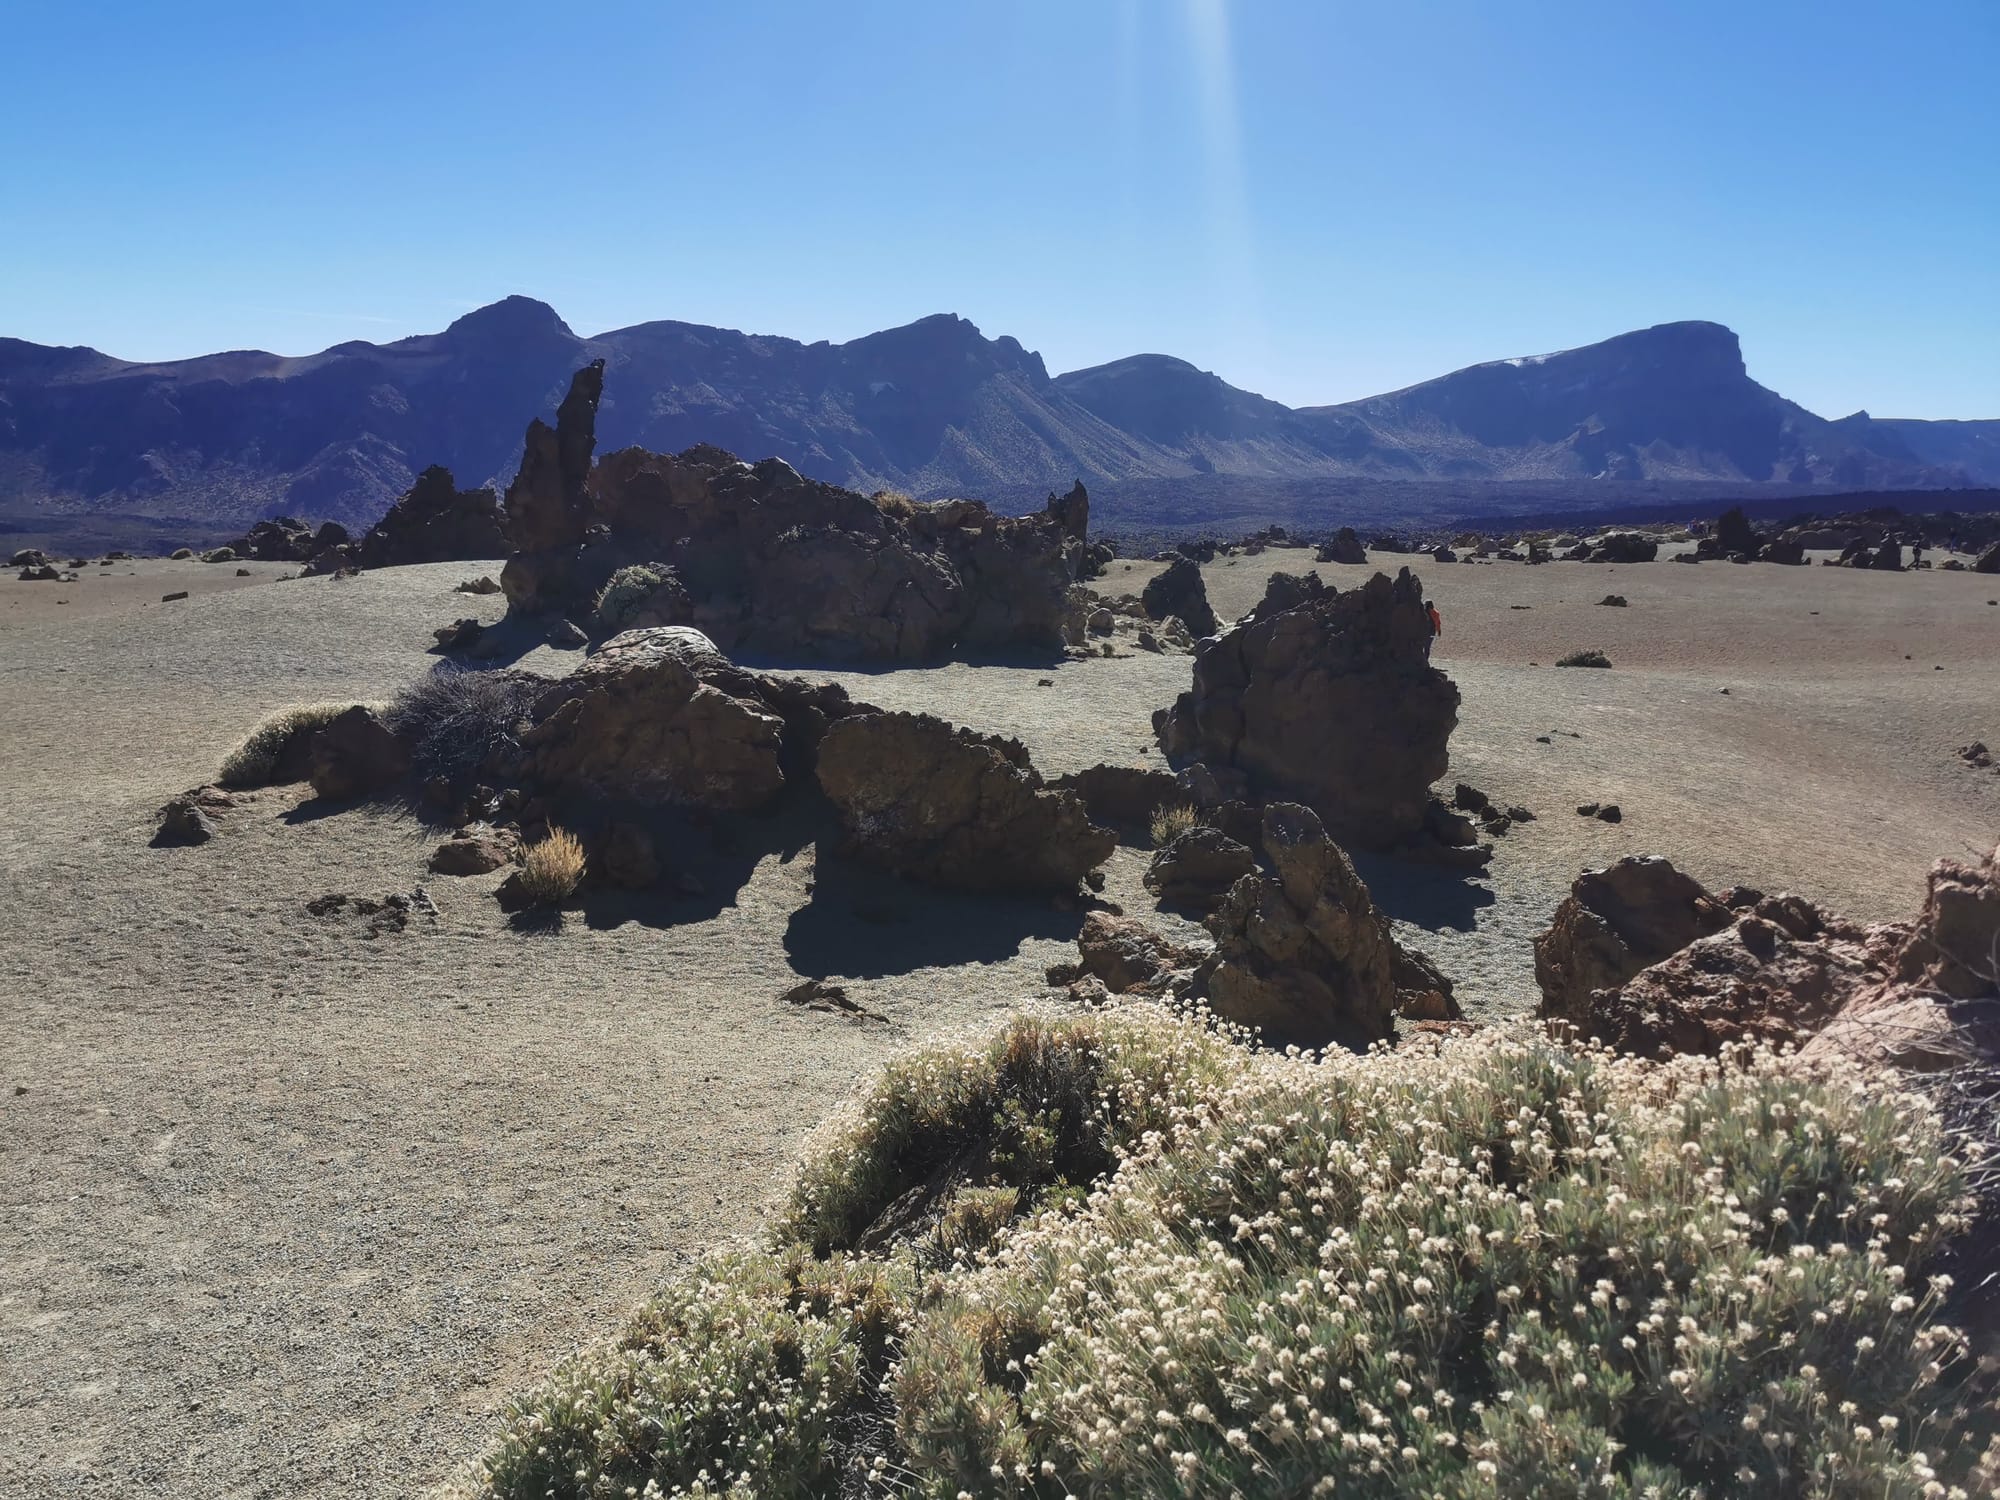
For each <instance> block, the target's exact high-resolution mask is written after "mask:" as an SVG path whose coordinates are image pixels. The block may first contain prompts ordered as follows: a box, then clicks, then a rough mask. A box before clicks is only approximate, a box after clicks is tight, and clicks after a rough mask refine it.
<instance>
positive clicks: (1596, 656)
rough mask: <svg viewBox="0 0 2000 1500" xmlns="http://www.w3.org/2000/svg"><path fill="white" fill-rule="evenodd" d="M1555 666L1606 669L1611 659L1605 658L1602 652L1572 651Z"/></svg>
mask: <svg viewBox="0 0 2000 1500" xmlns="http://www.w3.org/2000/svg"><path fill="white" fill-rule="evenodd" d="M1556 665H1557V666H1559V667H1608V666H1610V665H1611V658H1610V657H1608V656H1606V655H1605V654H1604V653H1603V652H1602V651H1572V652H1570V654H1569V655H1568V656H1565V657H1561V658H1560V659H1558V660H1557V662H1556Z"/></svg>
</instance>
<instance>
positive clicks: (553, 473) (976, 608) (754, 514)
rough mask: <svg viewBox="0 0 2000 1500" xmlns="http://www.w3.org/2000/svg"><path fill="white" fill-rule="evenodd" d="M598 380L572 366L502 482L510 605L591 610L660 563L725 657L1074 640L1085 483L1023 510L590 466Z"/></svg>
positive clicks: (637, 461)
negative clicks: (557, 405)
mask: <svg viewBox="0 0 2000 1500" xmlns="http://www.w3.org/2000/svg"><path fill="white" fill-rule="evenodd" d="M602 386H603V370H602V367H601V366H600V365H593V366H591V367H589V368H587V369H585V370H583V371H581V372H579V373H578V375H577V377H576V381H575V383H574V384H573V385H572V386H571V389H570V394H569V396H568V397H567V398H566V399H565V400H564V402H563V405H562V410H561V412H560V413H559V415H558V418H557V422H556V426H555V427H554V428H553V429H551V428H549V427H548V426H547V425H546V424H545V423H542V422H540V421H537V422H535V423H534V424H533V425H532V426H531V427H530V428H529V431H528V438H527V444H526V447H525V450H524V453H523V457H522V461H521V470H520V473H519V474H518V475H517V476H516V478H515V480H514V482H513V484H512V485H511V486H510V487H509V489H508V492H507V517H508V519H507V527H508V533H509V537H510V540H511V541H512V543H513V545H514V548H515V551H514V553H513V555H512V556H510V557H509V559H508V561H507V566H506V569H505V570H504V572H503V573H502V575H501V583H502V585H503V586H504V587H505V589H506V592H507V598H508V602H509V606H510V607H511V608H513V609H516V610H521V611H526V612H536V613H542V612H556V613H560V614H565V615H568V616H570V617H571V618H573V619H576V620H584V619H586V618H587V617H588V616H589V614H590V612H591V610H592V608H593V607H594V605H595V603H596V601H597V598H598V596H599V594H600V592H601V591H602V590H603V589H604V588H605V586H606V584H607V583H608V582H610V581H611V580H612V579H613V577H614V575H619V574H620V572H621V570H625V569H630V568H632V567H634V566H650V567H653V568H656V569H659V570H660V571H662V572H663V573H671V575H672V576H673V577H674V578H675V579H676V580H677V582H678V584H679V587H680V590H681V591H683V592H684V594H685V608H686V617H687V620H688V622H689V623H692V624H694V625H696V626H698V627H699V628H700V629H702V630H703V631H704V632H706V633H707V634H708V635H709V636H710V637H711V638H713V639H714V640H715V641H716V642H717V643H718V644H719V645H720V646H721V647H722V648H723V649H725V650H739V649H750V650H757V651H761V652H767V653H783V654H794V655H802V656H810V657H824V658H830V659H861V660H888V661H919V660H930V659H935V658H938V657H942V656H945V655H948V654H950V653H952V652H954V651H970V652H984V651H1013V650H1021V649H1035V650H1041V651H1048V652H1054V651H1058V650H1061V649H1062V648H1063V647H1064V646H1065V645H1066V644H1069V643H1072V642H1074V641H1080V639H1081V631H1082V615H1083V610H1082V608H1081V605H1082V598H1083V596H1082V592H1081V590H1080V589H1079V588H1078V587H1077V584H1076V580H1077V578H1078V576H1079V575H1080V573H1081V572H1082V571H1083V569H1084V567H1085V564H1086V560H1087V555H1088V546H1087V543H1086V542H1085V540H1084V538H1083V536H1082V531H1081V529H1082V528H1084V527H1086V526H1087V525H1088V519H1089V501H1088V497H1087V496H1085V495H1084V494H1083V491H1082V488H1081V486H1078V487H1077V488H1076V489H1075V490H1072V491H1071V492H1070V494H1069V495H1067V496H1063V497H1051V502H1050V505H1049V506H1048V508H1047V509H1046V510H1044V511H1042V512H1040V513H1038V514H1036V515H1032V516H1026V517H1019V518H1015V517H1008V516H997V515H995V514H993V513H992V512H991V511H989V510H987V508H986V507H985V506H983V505H981V504H979V503H978V502H977V501H972V500H940V501H935V502H931V503H928V504H926V503H920V502H917V501H912V500H909V499H906V498H904V497H901V496H895V495H889V494H883V495H879V496H876V497H874V498H870V497H869V496H866V495H861V494H857V493H856V492H854V491H852V490H846V489H842V488H840V487H839V486H837V485H830V484H823V483H820V482H818V481H813V480H807V479H804V478H802V477H800V475H799V474H798V473H797V471H795V470H794V469H793V468H792V467H791V466H790V465H789V464H786V463H784V462H783V461H782V460H779V459H775V458H767V459H764V460H762V461H760V462H757V463H745V462H742V461H740V460H739V459H737V458H736V457H735V456H734V455H732V454H729V453H726V452H724V451H723V450H721V449H719V448H713V447H707V446H697V447H694V448H689V449H687V450H686V451H685V452H682V453H680V454H673V455H670V454H661V453H652V452H649V451H647V450H645V449H643V448H627V449H623V450H621V451H619V452H616V453H611V454H607V455H606V456H605V457H604V458H603V459H601V460H599V461H598V462H597V463H596V464H595V465H594V466H593V465H592V463H591V453H592V451H593V449H594V446H595V443H596V435H595V431H596V429H595V417H596V409H597V401H598V397H599V395H600V394H601V391H602ZM676 602H677V603H678V600H677V601H676Z"/></svg>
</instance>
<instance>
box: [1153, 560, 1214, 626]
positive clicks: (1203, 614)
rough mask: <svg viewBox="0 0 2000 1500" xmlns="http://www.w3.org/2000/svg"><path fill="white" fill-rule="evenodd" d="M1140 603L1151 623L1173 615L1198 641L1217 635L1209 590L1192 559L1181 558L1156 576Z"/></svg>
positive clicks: (1199, 568)
mask: <svg viewBox="0 0 2000 1500" xmlns="http://www.w3.org/2000/svg"><path fill="white" fill-rule="evenodd" d="M1139 602H1140V605H1141V607H1142V608H1144V610H1145V611H1146V615H1147V617H1148V618H1149V619H1154V620H1164V619H1166V618H1167V616H1169V615H1173V616H1175V617H1176V618H1178V619H1179V620H1180V622H1181V623H1182V624H1183V625H1185V626H1187V628H1188V634H1190V635H1192V636H1194V637H1196V638H1197V639H1199V638H1200V637H1202V636H1208V635H1214V634H1215V632H1216V629H1217V625H1216V619H1215V611H1214V610H1213V609H1211V608H1209V604H1208V586H1207V585H1206V584H1204V583H1203V582H1202V578H1201V567H1200V565H1199V564H1198V563H1196V562H1195V561H1194V559H1193V558H1190V557H1182V558H1180V559H1178V560H1176V561H1174V562H1171V563H1169V564H1168V565H1167V568H1166V571H1164V572H1162V573H1159V574H1157V575H1155V576H1154V578H1153V579H1152V581H1151V582H1149V583H1148V584H1147V585H1146V588H1145V592H1144V593H1143V594H1141V595H1140V599H1139Z"/></svg>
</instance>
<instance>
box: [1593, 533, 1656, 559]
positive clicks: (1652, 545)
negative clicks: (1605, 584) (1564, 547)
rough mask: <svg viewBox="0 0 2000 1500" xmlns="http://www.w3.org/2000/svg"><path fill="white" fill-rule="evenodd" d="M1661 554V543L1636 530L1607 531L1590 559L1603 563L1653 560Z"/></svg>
mask: <svg viewBox="0 0 2000 1500" xmlns="http://www.w3.org/2000/svg"><path fill="white" fill-rule="evenodd" d="M1659 555H1660V544H1659V543H1658V542H1656V541H1654V540H1653V539H1652V538H1651V537H1649V536H1641V535H1640V534H1639V533H1638V532H1636V531H1612V532H1607V533H1606V534H1605V536H1604V538H1603V539H1602V540H1601V541H1600V542H1599V543H1598V544H1597V546H1596V547H1595V548H1593V549H1592V550H1591V553H1590V556H1589V559H1588V560H1589V561H1591V562H1601V563H1642V562H1651V561H1653V559H1654V558H1656V557H1658V556H1659Z"/></svg>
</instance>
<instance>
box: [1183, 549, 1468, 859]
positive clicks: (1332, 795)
mask: <svg viewBox="0 0 2000 1500" xmlns="http://www.w3.org/2000/svg"><path fill="white" fill-rule="evenodd" d="M1275 582H1276V580H1274V583H1275ZM1287 597H1290V596H1289V593H1287V594H1286V595H1285V596H1284V597H1274V596H1273V595H1270V594H1267V596H1266V600H1265V602H1264V603H1263V604H1260V605H1259V606H1258V607H1257V609H1255V610H1253V611H1252V612H1251V613H1250V614H1249V615H1248V616H1246V617H1245V618H1244V619H1243V620H1242V621H1240V622H1239V623H1238V624H1237V625H1236V626H1235V627H1234V628H1232V629H1230V630H1228V631H1226V632H1224V633H1223V634H1221V635H1219V636H1216V637H1214V638H1213V639H1211V640H1206V641H1203V642H1202V643H1201V644H1200V645H1199V646H1198V647H1197V648H1196V650H1195V659H1194V686H1193V689H1192V690H1191V691H1189V692H1186V693H1183V694H1181V695H1180V697H1179V698H1178V699H1177V700H1175V702H1174V705H1173V707H1172V708H1171V709H1166V710H1162V711H1161V712H1160V713H1157V714H1155V715H1154V720H1153V724H1154V730H1155V732H1156V733H1157V734H1158V735H1159V738H1160V743H1161V745H1162V747H1163V748H1164V749H1165V750H1166V752H1167V755H1168V757H1169V759H1170V760H1172V761H1173V762H1174V763H1175V764H1176V765H1180V764H1185V763H1187V762H1189V761H1202V762H1205V763H1206V764H1207V765H1208V766H1209V767H1210V768H1211V770H1215V771H1220V770H1221V769H1223V768H1231V769H1234V770H1235V771H1238V772H1240V773H1241V774H1242V775H1243V777H1244V778H1245V779H1246V781H1247V783H1248V785H1249V787H1250V789H1251V790H1252V792H1253V793H1255V794H1257V795H1260V796H1266V797H1285V798H1290V799H1294V800H1297V801H1300V802H1303V803H1305V804H1306V805H1307V806H1309V807H1311V808H1312V809H1313V811H1314V812H1316V813H1317V814H1318V815H1319V817H1320V819H1321V821H1322V822H1324V823H1325V825H1326V826H1327V827H1328V828H1329V829H1331V830H1332V831H1333V833H1334V835H1335V837H1337V838H1340V839H1343V840H1346V841H1348V842H1351V843H1354V844H1357V845H1359V846H1361V847H1363V848H1370V849H1383V848H1390V847H1394V846H1396V845H1398V844H1399V843H1404V842H1406V841H1409V840H1412V839H1415V838H1420V837H1422V836H1423V832H1424V829H1425V823H1426V817H1427V814H1428V811H1429V803H1430V786H1431V783H1432V782H1434V781H1436V780H1437V779H1438V778H1439V777H1440V776H1442V775H1444V773H1445V770H1446V768H1447V766H1448V765H1449V759H1450V758H1449V755H1448V754H1447V751H1446V745H1447V742H1448V741H1449V739H1450V737H1451V732H1452V730H1453V728H1455V727H1456V726H1457V723H1458V689H1457V688H1456V687H1454V686H1453V685H1452V682H1451V679H1450V678H1448V677H1446V676H1445V675H1444V673H1442V672H1440V671H1438V670H1437V669H1436V668H1435V667H1432V666H1431V665H1430V664H1429V663H1428V662H1427V661H1426V660H1425V658H1424V642H1425V640H1426V639H1427V637H1428V635H1429V633H1430V625H1429V622H1428V620H1427V619H1426V618H1425V615H1424V605H1423V592H1422V589H1421V588H1420V586H1419V585H1418V582H1417V580H1416V578H1415V576H1414V575H1412V574H1411V572H1410V571H1409V569H1407V568H1405V569H1403V570H1402V571H1401V572H1400V573H1399V574H1398V575H1397V576H1396V578H1395V579H1394V580H1393V581H1392V580H1391V579H1389V578H1388V577H1386V576H1385V575H1383V574H1380V573H1377V574H1376V575H1375V576H1374V577H1373V578H1371V579H1369V580H1368V582H1367V583H1365V584H1363V585H1362V586H1361V587H1359V588H1356V589H1350V590H1346V591H1339V592H1337V591H1335V590H1333V589H1331V588H1327V587H1325V586H1323V585H1321V584H1320V583H1319V581H1318V580H1317V579H1312V580H1310V583H1309V584H1308V585H1306V586H1304V587H1303V588H1302V590H1301V592H1300V594H1299V602H1297V603H1295V604H1290V605H1289V606H1288V607H1280V606H1282V605H1284V604H1285V598H1287Z"/></svg>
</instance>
